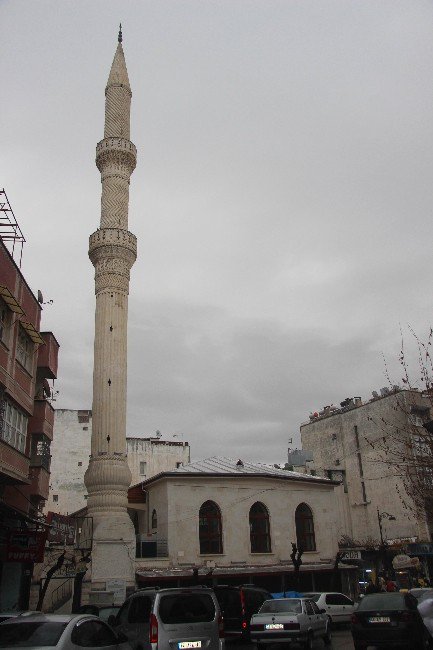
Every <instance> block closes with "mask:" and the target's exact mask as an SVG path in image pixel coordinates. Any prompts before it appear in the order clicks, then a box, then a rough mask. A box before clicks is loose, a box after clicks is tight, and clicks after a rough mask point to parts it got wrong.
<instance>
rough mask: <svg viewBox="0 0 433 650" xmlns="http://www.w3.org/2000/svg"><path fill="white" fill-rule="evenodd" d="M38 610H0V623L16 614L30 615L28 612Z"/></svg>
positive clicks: (14, 616)
mask: <svg viewBox="0 0 433 650" xmlns="http://www.w3.org/2000/svg"><path fill="white" fill-rule="evenodd" d="M39 613H40V612H31V611H30V610H20V611H16V610H13V611H11V612H0V623H3V621H7V620H8V619H10V618H16V617H17V616H30V614H39Z"/></svg>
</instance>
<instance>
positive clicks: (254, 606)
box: [213, 585, 272, 639]
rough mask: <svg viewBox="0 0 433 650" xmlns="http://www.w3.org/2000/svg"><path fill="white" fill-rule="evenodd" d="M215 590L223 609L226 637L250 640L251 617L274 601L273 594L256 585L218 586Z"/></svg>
mask: <svg viewBox="0 0 433 650" xmlns="http://www.w3.org/2000/svg"><path fill="white" fill-rule="evenodd" d="M213 590H214V592H215V595H216V597H217V600H218V602H219V606H220V607H221V612H222V615H223V618H224V629H225V635H226V637H227V638H235V637H243V638H245V639H249V637H250V621H251V616H252V615H253V614H257V612H258V611H259V609H260V607H261V606H262V605H263V603H264V602H265V600H270V599H272V594H270V593H269V591H266V589H262V588H261V587H256V586H254V585H241V586H239V587H232V586H229V585H217V586H216V587H214V588H213Z"/></svg>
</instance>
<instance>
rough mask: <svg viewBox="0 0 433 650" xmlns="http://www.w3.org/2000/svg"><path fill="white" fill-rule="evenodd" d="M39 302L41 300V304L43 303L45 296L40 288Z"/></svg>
mask: <svg viewBox="0 0 433 650" xmlns="http://www.w3.org/2000/svg"><path fill="white" fill-rule="evenodd" d="M38 302H39V303H40V304H41V305H42V303H43V302H44V297H43V295H42V291H41V290H40V289H38Z"/></svg>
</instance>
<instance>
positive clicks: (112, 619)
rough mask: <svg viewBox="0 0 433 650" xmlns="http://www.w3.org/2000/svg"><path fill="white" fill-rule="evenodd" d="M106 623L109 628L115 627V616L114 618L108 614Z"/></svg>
mask: <svg viewBox="0 0 433 650" xmlns="http://www.w3.org/2000/svg"><path fill="white" fill-rule="evenodd" d="M107 623H108V625H111V627H114V626H115V625H116V616H115V614H110V616H109V617H108V621H107Z"/></svg>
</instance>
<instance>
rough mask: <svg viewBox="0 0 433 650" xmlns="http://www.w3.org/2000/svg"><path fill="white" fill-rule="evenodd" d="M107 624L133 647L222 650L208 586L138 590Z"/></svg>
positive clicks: (219, 621) (215, 604) (216, 611)
mask: <svg viewBox="0 0 433 650" xmlns="http://www.w3.org/2000/svg"><path fill="white" fill-rule="evenodd" d="M109 623H110V624H111V625H112V626H113V627H114V628H115V630H116V631H118V632H123V634H124V635H125V636H126V637H127V639H128V641H129V643H130V645H131V647H132V648H133V650H189V649H191V648H203V649H204V648H206V650H224V648H225V641H224V626H223V619H222V615H221V611H220V608H219V605H218V601H217V599H216V596H215V594H214V592H213V590H212V589H209V588H207V587H186V588H184V589H183V588H179V589H178V588H168V589H158V588H157V587H151V588H148V589H139V590H138V591H136V592H135V594H132V596H130V597H129V598H128V599H127V600H126V601H125V602H124V604H123V605H122V607H121V608H120V610H119V612H118V613H117V615H116V617H115V618H114V617H113V618H112V617H110V619H109Z"/></svg>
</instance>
